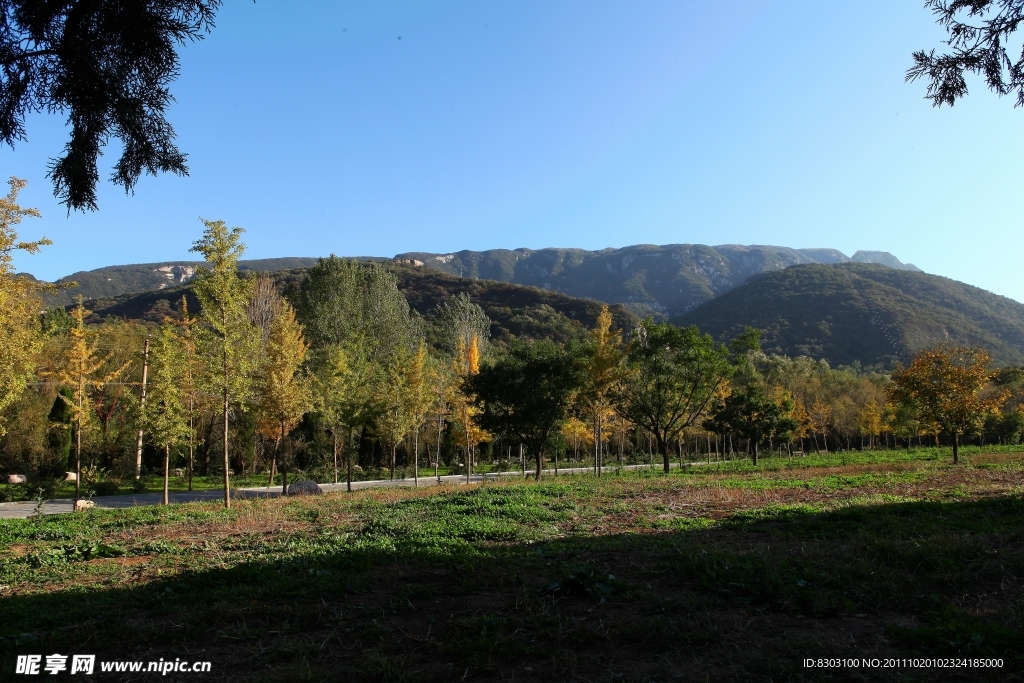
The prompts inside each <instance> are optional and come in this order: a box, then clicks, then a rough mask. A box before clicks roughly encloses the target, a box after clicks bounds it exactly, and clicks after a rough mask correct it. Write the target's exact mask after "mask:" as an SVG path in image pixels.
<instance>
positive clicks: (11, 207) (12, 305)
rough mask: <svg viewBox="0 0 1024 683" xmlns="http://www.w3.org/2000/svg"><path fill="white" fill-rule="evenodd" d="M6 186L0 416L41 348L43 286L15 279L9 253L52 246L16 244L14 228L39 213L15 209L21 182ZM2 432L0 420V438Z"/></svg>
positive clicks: (0, 226)
mask: <svg viewBox="0 0 1024 683" xmlns="http://www.w3.org/2000/svg"><path fill="white" fill-rule="evenodd" d="M8 184H9V185H10V186H11V191H10V192H8V193H7V196H6V197H3V198H0V416H2V415H3V411H4V410H5V409H6V408H7V407H8V406H10V405H11V404H12V403H14V402H15V401H16V400H17V399H18V396H20V395H21V393H22V392H23V391H24V390H25V387H26V386H28V382H29V380H30V379H31V378H32V376H33V373H34V372H35V358H36V355H37V354H38V353H39V350H40V349H41V348H42V344H43V340H42V336H41V335H40V326H39V315H38V314H39V308H40V303H39V297H38V296H37V295H38V294H39V292H40V291H42V290H43V289H45V288H46V286H45V285H43V284H41V283H38V282H36V281H34V280H32V279H29V278H26V277H21V276H19V275H18V274H17V273H16V272H15V269H14V259H13V256H12V252H14V251H16V250H21V251H24V252H26V253H29V254H35V253H36V252H38V251H39V247H42V246H46V245H49V244H52V242H50V240H48V239H46V238H45V237H44V238H43V239H40V240H39V241H37V242H23V241H19V240H18V233H17V230H16V229H15V226H17V225H18V224H19V223H20V222H21V220H22V218H25V217H33V218H39V211H37V210H36V209H23V208H21V206H19V205H18V192H20V191H21V189H22V188H23V187H25V185H26V183H25V181H24V180H19V179H18V178H14V177H12V178H11V179H10V180H9V181H8ZM5 431H6V430H5V428H4V421H3V418H2V417H0V435H2V434H4V433H5Z"/></svg>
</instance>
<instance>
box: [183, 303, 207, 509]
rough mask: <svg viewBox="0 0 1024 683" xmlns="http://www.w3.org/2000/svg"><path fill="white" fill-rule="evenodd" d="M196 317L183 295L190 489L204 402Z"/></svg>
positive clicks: (184, 381) (184, 380) (184, 387)
mask: <svg viewBox="0 0 1024 683" xmlns="http://www.w3.org/2000/svg"><path fill="white" fill-rule="evenodd" d="M195 328H196V319H195V318H193V317H192V316H190V315H189V314H188V301H187V300H186V298H185V297H184V296H182V297H181V333H180V336H179V338H178V341H179V343H180V344H181V354H182V361H183V368H182V369H183V374H182V377H181V391H182V394H183V397H184V401H185V409H186V410H187V411H188V490H189V491H191V490H192V473H193V471H194V469H195V447H196V425H197V422H198V420H199V417H200V411H201V410H202V405H203V403H204V397H203V396H202V394H201V393H200V392H199V386H200V384H201V383H202V381H203V371H204V367H203V362H202V360H201V359H200V358H199V347H198V346H197V344H196V329H195Z"/></svg>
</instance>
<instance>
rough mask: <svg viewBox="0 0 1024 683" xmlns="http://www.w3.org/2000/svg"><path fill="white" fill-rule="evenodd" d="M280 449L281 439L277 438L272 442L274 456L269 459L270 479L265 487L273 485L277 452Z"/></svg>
mask: <svg viewBox="0 0 1024 683" xmlns="http://www.w3.org/2000/svg"><path fill="white" fill-rule="evenodd" d="M280 449H281V437H277V439H275V440H274V455H272V456H271V458H270V479H269V480H268V481H267V487H270V486H273V485H274V475H275V474H277V452H278V451H279V450H280Z"/></svg>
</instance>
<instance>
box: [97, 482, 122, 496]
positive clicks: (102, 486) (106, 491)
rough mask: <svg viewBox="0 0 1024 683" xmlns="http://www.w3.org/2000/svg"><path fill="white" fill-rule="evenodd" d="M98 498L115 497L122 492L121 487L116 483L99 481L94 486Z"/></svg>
mask: <svg viewBox="0 0 1024 683" xmlns="http://www.w3.org/2000/svg"><path fill="white" fill-rule="evenodd" d="M92 490H93V491H95V492H96V495H97V496H115V495H117V494H118V493H120V492H121V485H120V484H119V483H118V482H116V481H99V482H96V483H95V484H94V485H93V486H92Z"/></svg>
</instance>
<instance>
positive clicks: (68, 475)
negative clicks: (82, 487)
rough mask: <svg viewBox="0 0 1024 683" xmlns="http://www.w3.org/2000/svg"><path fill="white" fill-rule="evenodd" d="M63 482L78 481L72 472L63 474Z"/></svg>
mask: <svg viewBox="0 0 1024 683" xmlns="http://www.w3.org/2000/svg"><path fill="white" fill-rule="evenodd" d="M64 474H65V477H64V481H78V475H77V474H75V473H74V472H65V473H64Z"/></svg>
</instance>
